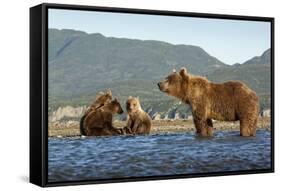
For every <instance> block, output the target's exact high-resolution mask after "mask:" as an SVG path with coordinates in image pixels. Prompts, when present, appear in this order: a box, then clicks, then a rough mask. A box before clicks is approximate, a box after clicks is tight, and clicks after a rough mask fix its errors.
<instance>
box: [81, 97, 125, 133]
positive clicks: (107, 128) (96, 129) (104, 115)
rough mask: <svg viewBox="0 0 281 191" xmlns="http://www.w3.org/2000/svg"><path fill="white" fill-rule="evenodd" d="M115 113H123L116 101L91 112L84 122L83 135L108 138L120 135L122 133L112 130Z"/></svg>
mask: <svg viewBox="0 0 281 191" xmlns="http://www.w3.org/2000/svg"><path fill="white" fill-rule="evenodd" d="M117 113H118V114H121V113H123V110H122V108H121V106H120V103H119V101H118V100H117V99H114V100H113V101H111V102H109V103H106V104H105V105H103V106H101V107H99V108H97V109H95V110H92V111H91V112H90V113H89V114H88V115H87V116H86V117H85V120H84V128H85V135H86V136H109V135H119V134H122V131H120V130H118V129H116V128H114V127H113V125H112V119H113V115H114V114H117Z"/></svg>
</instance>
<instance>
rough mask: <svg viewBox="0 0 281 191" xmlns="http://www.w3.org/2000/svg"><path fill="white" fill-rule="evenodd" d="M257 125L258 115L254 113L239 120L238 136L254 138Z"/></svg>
mask: <svg viewBox="0 0 281 191" xmlns="http://www.w3.org/2000/svg"><path fill="white" fill-rule="evenodd" d="M257 123H258V114H257V113H254V112H253V113H249V114H248V115H246V116H245V117H243V118H242V119H240V135H241V136H245V137H249V136H256V127H257Z"/></svg>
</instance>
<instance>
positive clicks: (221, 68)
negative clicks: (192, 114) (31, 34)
mask: <svg viewBox="0 0 281 191" xmlns="http://www.w3.org/2000/svg"><path fill="white" fill-rule="evenodd" d="M48 51H49V54H48V58H49V64H48V65H49V68H48V69H49V108H50V110H53V109H56V108H57V107H59V106H64V105H72V106H81V105H87V104H89V103H90V102H91V101H92V100H93V98H94V96H95V95H96V94H97V93H98V92H99V91H103V90H106V89H111V90H112V92H113V94H114V95H116V96H118V97H119V98H120V100H122V101H123V103H122V104H124V102H125V100H126V98H127V97H128V96H129V95H132V96H139V97H140V99H141V101H142V105H143V107H144V109H145V110H147V111H149V112H151V115H153V114H154V113H160V114H161V115H162V114H163V115H166V116H167V115H171V116H173V115H174V114H175V113H176V112H179V113H180V115H185V114H186V112H187V111H188V110H189V108H188V107H186V106H185V105H184V104H181V105H179V104H178V100H176V99H174V98H172V97H169V96H167V95H165V94H163V93H161V92H160V91H159V90H158V87H157V85H156V84H157V82H158V81H159V80H161V79H163V78H165V77H166V76H167V75H168V74H169V73H170V72H171V71H172V69H174V68H176V69H179V68H181V67H183V66H185V67H187V68H188V70H189V71H190V72H191V73H193V74H198V75H204V76H208V78H209V79H210V80H212V81H215V82H223V81H227V80H241V81H243V82H245V83H246V84H248V85H249V86H250V87H252V88H253V89H254V90H256V91H257V92H258V93H259V94H261V95H268V94H269V92H270V87H269V85H270V84H269V82H270V65H269V64H268V63H269V62H268V57H269V56H270V50H268V51H266V52H265V53H264V54H263V55H262V56H261V57H255V58H253V59H251V60H249V61H247V62H245V63H244V64H241V65H233V66H228V65H226V64H224V63H222V62H221V61H219V60H218V59H217V58H215V57H212V56H211V55H209V54H208V53H207V52H206V51H204V50H203V49H202V48H200V47H198V46H191V45H173V44H169V43H166V42H161V41H152V40H148V41H142V40H132V39H124V38H112V37H105V36H103V35H102V34H98V33H95V34H87V33H85V32H82V31H75V30H57V29H49V49H48ZM163 103H165V104H163Z"/></svg>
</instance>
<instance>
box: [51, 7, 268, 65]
mask: <svg viewBox="0 0 281 191" xmlns="http://www.w3.org/2000/svg"><path fill="white" fill-rule="evenodd" d="M49 28H57V29H75V30H81V31H85V32H87V33H101V34H103V35H105V36H107V37H122V38H130V39H141V40H160V41H165V42H169V43H172V44H186V45H196V46H200V47H201V48H203V49H204V50H205V51H206V52H208V53H209V54H210V55H212V56H214V57H216V58H218V59H219V60H221V61H223V62H224V63H226V64H234V63H237V62H239V63H242V62H245V61H246V60H248V59H250V58H252V57H254V56H258V55H261V54H262V53H263V52H264V51H265V50H266V49H268V48H270V23H269V22H255V21H237V20H223V19H206V18H189V17H175V16H154V15H141V14H124V13H105V12H93V11H77V10H59V9H49Z"/></svg>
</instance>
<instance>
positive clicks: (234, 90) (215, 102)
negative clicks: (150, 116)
mask: <svg viewBox="0 0 281 191" xmlns="http://www.w3.org/2000/svg"><path fill="white" fill-rule="evenodd" d="M158 87H159V89H160V90H161V91H162V92H165V93H167V94H168V95H171V96H174V97H177V98H179V99H180V100H181V101H183V102H184V103H186V104H190V106H191V110H192V115H193V121H194V125H195V128H196V131H197V133H198V134H199V135H201V136H212V134H213V124H212V119H215V120H220V121H237V120H240V135H241V136H255V135H256V126H257V121H258V114H259V99H258V96H257V94H256V93H255V92H254V91H253V90H251V89H250V88H249V87H247V86H246V85H245V84H244V83H242V82H239V81H229V82H225V83H221V84H217V83H212V82H210V81H209V80H207V79H206V78H203V77H200V76H194V75H192V74H189V73H188V72H187V70H186V68H182V69H181V70H180V71H179V73H177V72H176V71H174V72H173V73H172V74H170V75H169V76H168V77H167V78H166V79H165V80H164V81H161V82H159V83H158Z"/></svg>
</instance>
